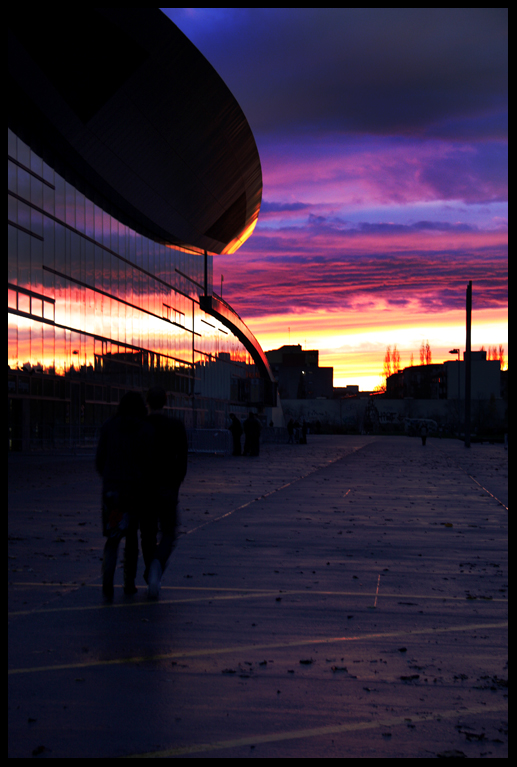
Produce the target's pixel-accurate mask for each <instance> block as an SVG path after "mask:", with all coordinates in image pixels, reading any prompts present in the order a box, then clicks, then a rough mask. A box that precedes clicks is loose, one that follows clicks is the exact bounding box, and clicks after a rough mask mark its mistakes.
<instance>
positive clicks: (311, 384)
mask: <svg viewBox="0 0 517 767" xmlns="http://www.w3.org/2000/svg"><path fill="white" fill-rule="evenodd" d="M266 357H267V360H268V362H269V365H270V367H271V369H272V371H273V375H274V376H275V378H276V380H277V381H278V393H279V394H280V397H281V398H282V399H317V398H319V397H324V398H327V399H331V398H332V395H333V382H334V368H332V367H319V364H318V360H319V351H318V350H317V349H308V350H303V349H302V347H301V345H300V344H296V345H293V346H291V345H285V346H281V347H280V349H273V350H272V351H269V352H266Z"/></svg>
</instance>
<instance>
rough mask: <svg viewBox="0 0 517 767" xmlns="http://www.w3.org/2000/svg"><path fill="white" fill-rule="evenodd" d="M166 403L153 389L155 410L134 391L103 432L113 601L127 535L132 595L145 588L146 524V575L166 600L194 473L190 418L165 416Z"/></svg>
mask: <svg viewBox="0 0 517 767" xmlns="http://www.w3.org/2000/svg"><path fill="white" fill-rule="evenodd" d="M166 401H167V396H166V393H165V391H164V390H163V389H160V388H153V389H150V390H149V392H148V395H147V404H148V407H149V412H148V411H147V408H146V406H145V402H144V399H143V397H142V396H141V395H140V394H138V393H137V392H128V393H127V394H125V395H124V396H123V397H122V399H121V400H120V403H119V407H118V410H117V413H116V415H115V416H114V417H113V418H111V419H110V420H109V421H107V423H105V424H104V426H103V427H102V430H101V435H100V439H99V444H98V447H97V453H96V458H95V465H96V468H97V471H98V472H99V473H100V474H101V476H102V527H103V534H104V536H105V537H106V543H105V546H104V556H103V560H102V591H103V594H104V597H105V599H106V600H107V601H111V600H112V599H113V593H114V587H113V580H114V575H115V568H116V565H117V553H118V548H119V545H120V542H121V540H122V538H125V557H124V593H125V594H127V595H131V594H135V593H136V591H137V588H136V586H135V577H136V571H137V562H138V530H139V529H140V538H141V546H142V556H143V559H144V565H145V571H144V579H145V581H146V583H147V584H148V596H149V598H151V599H156V598H157V597H158V594H159V590H160V584H161V577H162V574H163V572H164V571H165V568H166V566H167V562H168V559H169V557H170V554H171V551H172V548H173V545H174V540H175V535H176V521H177V505H178V493H179V488H180V485H181V483H182V482H183V480H184V478H185V475H186V473H187V453H188V442H187V433H186V430H185V427H184V425H183V423H182V422H181V421H179V420H178V419H174V418H168V417H167V415H166V414H165V412H164V410H163V408H164V406H165V404H166ZM159 533H160V540H159V542H158V540H157V538H158V534H159Z"/></svg>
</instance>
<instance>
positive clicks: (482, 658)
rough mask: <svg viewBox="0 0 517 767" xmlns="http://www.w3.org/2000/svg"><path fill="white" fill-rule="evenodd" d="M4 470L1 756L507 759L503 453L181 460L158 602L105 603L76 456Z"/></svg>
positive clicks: (18, 461) (454, 445)
mask: <svg viewBox="0 0 517 767" xmlns="http://www.w3.org/2000/svg"><path fill="white" fill-rule="evenodd" d="M11 458H12V460H11V461H10V468H9V471H10V499H9V534H10V541H9V567H8V580H9V599H10V608H9V609H10V626H9V638H10V647H9V683H10V699H9V756H11V757H27V756H31V754H34V755H35V756H38V757H39V758H46V757H50V758H54V757H72V758H81V757H86V758H92V757H93V758H102V757H120V756H122V757H124V756H126V757H135V756H136V757H138V756H141V757H144V756H145V757H172V758H185V757H192V758H199V757H203V758H206V757H215V758H223V757H227V758H242V757H250V758H255V757H259V758H278V757H352V758H353V757H360V758H366V757H374V758H375V757H378V758H395V757H403V758H404V757H408V758H409V757H417V758H418V757H422V758H433V757H437V756H444V755H445V756H461V755H462V754H464V755H465V756H467V757H474V758H506V757H507V691H508V690H507V679H508V671H507V644H506V627H507V587H508V581H507V557H506V545H507V543H506V541H507V539H506V535H507V514H508V512H507V508H506V507H507V506H508V501H507V479H508V470H507V452H506V451H504V449H503V447H502V446H499V445H473V446H472V448H471V449H470V450H469V451H466V450H465V448H464V447H463V445H462V444H461V443H459V442H452V441H445V440H444V441H441V440H434V439H428V441H427V445H426V447H422V445H421V444H420V440H418V439H410V438H406V437H352V436H350V437H337V436H336V437H330V436H315V435H309V444H308V445H306V446H304V445H266V446H263V447H262V450H261V455H260V456H259V457H258V458H232V457H228V458H224V457H216V456H193V457H192V458H191V459H190V463H189V472H188V475H187V479H186V481H185V484H184V486H183V488H182V493H181V505H182V514H181V526H180V531H181V533H182V534H181V536H180V538H179V540H178V544H177V547H176V549H175V551H174V552H173V555H172V557H171V562H170V565H169V569H168V570H167V572H166V573H165V575H164V578H163V587H162V591H161V596H160V600H159V601H158V602H157V603H150V602H148V601H147V599H146V594H145V588H144V586H143V582H142V581H141V575H139V579H140V583H139V584H138V585H139V586H140V588H139V592H138V594H137V595H136V596H135V597H133V598H128V597H124V595H123V592H122V588H121V585H122V577H121V576H122V574H121V571H120V570H118V584H117V586H118V588H116V592H115V601H114V603H113V605H111V606H105V605H103V604H102V601H101V593H100V558H101V555H102V547H103V539H102V538H101V529H100V519H99V517H100V514H99V495H100V481H99V479H98V478H97V477H96V475H95V472H94V470H93V466H92V457H91V456H90V457H88V456H85V457H75V456H46V457H45V456H31V455H29V456H22V455H15V456H12V457H11ZM139 571H140V573H141V571H142V565H141V564H140V567H139Z"/></svg>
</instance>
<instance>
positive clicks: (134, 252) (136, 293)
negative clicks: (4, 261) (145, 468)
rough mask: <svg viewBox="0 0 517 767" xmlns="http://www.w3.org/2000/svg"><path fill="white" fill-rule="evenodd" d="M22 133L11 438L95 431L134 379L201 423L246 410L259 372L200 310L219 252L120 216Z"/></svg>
mask: <svg viewBox="0 0 517 767" xmlns="http://www.w3.org/2000/svg"><path fill="white" fill-rule="evenodd" d="M8 141H9V143H8V167H9V175H8V204H9V210H8V223H9V226H8V230H9V240H8V243H9V244H8V318H9V330H8V332H9V344H8V368H9V370H8V374H9V395H10V397H9V418H10V422H9V428H10V444H11V448H13V449H16V448H21V447H30V446H38V445H39V444H40V445H41V444H58V443H59V442H60V441H64V442H67V441H68V440H73V441H78V440H79V441H80V440H84V439H88V438H89V439H94V438H95V435H96V430H97V429H98V427H99V426H100V425H101V424H102V423H103V421H104V420H105V419H106V418H107V417H109V416H110V415H111V414H113V412H114V409H115V408H116V406H117V404H118V402H119V400H120V397H121V396H122V395H123V394H124V393H125V392H126V391H128V390H130V389H136V390H142V391H144V390H146V389H147V388H149V387H150V386H162V387H163V388H164V389H165V390H166V391H167V393H168V408H169V411H170V412H171V413H173V414H174V415H176V416H179V417H181V418H182V419H183V420H184V422H185V425H186V426H187V428H221V427H223V428H224V427H225V426H226V424H227V416H228V412H229V411H230V410H232V411H234V412H236V413H239V412H241V413H244V412H245V410H246V409H247V407H249V405H250V403H253V400H254V396H253V392H254V391H256V390H258V388H257V385H256V384H258V379H259V374H258V372H257V370H256V368H255V365H254V364H253V361H252V359H251V357H250V355H249V353H248V352H247V351H246V349H245V348H244V346H243V345H242V344H241V342H240V341H239V340H238V339H237V338H236V337H235V336H234V335H232V333H231V332H230V330H228V328H227V327H224V326H223V325H222V324H221V323H220V322H219V321H218V320H217V319H216V318H214V317H213V316H211V315H209V314H207V313H205V312H204V311H202V310H201V308H200V302H199V296H200V295H201V294H204V293H205V255H204V254H203V253H202V252H199V251H198V252H196V251H195V250H194V249H192V250H187V249H185V248H178V247H176V246H171V245H168V244H165V243H162V242H156V241H155V240H153V239H151V238H150V237H145V236H143V235H141V234H140V233H138V232H137V231H135V230H133V229H131V228H130V227H128V226H126V225H124V224H122V223H120V222H119V221H118V220H117V219H116V218H114V217H113V216H111V215H109V214H108V213H107V212H106V211H105V210H103V209H102V208H100V207H99V206H98V205H96V204H94V202H92V201H91V200H90V199H88V198H87V197H85V196H84V195H83V194H81V192H80V191H79V190H78V189H76V188H74V186H72V185H71V184H70V183H68V182H67V181H66V180H65V179H64V178H63V177H62V176H60V175H59V174H58V173H56V172H55V171H54V170H53V169H52V168H51V167H49V165H47V164H46V163H45V162H44V161H43V160H42V159H41V157H39V156H38V155H37V154H36V153H35V152H34V151H33V150H31V148H30V147H29V146H27V144H25V143H24V142H23V141H21V140H20V139H19V138H18V137H17V136H16V135H15V134H14V133H13V132H12V131H9V135H8ZM212 259H213V257H212V256H211V255H208V256H207V270H206V272H207V286H206V287H207V294H211V292H212V289H211V286H212Z"/></svg>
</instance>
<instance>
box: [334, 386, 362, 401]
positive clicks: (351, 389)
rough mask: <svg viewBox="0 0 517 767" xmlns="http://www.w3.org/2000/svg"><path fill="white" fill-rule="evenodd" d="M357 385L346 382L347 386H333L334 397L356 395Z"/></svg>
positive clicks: (357, 391)
mask: <svg viewBox="0 0 517 767" xmlns="http://www.w3.org/2000/svg"><path fill="white" fill-rule="evenodd" d="M358 396H359V386H358V385H357V384H348V385H347V386H334V397H335V398H341V397H358Z"/></svg>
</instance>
